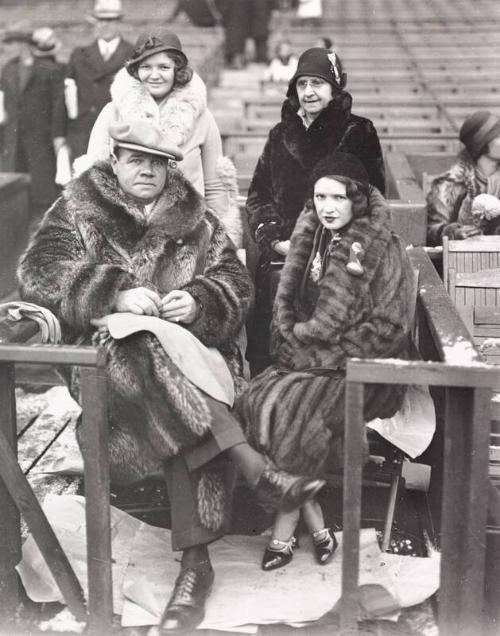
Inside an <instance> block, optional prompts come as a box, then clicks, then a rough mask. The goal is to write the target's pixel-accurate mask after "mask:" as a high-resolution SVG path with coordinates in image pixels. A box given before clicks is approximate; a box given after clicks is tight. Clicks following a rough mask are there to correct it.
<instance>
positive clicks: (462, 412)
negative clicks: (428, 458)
mask: <svg viewBox="0 0 500 636" xmlns="http://www.w3.org/2000/svg"><path fill="white" fill-rule="evenodd" d="M410 254H411V260H412V263H413V266H414V268H417V269H418V270H419V294H418V299H417V334H418V336H417V342H418V348H419V351H420V354H421V356H422V361H403V360H359V359H356V360H355V359H351V360H349V361H348V363H347V385H346V440H345V457H344V461H345V464H344V521H343V563H342V576H343V580H342V589H343V595H342V599H343V600H342V610H341V633H342V635H343V636H345V635H347V634H354V633H357V613H358V570H359V529H360V520H361V478H362V435H363V428H364V420H363V395H364V385H365V384H368V383H373V382H374V381H376V382H377V383H381V384H384V383H385V384H427V385H430V386H440V387H444V394H445V410H444V452H443V456H442V462H443V482H442V507H441V533H440V547H441V585H440V591H439V616H438V622H439V629H440V634H441V635H442V636H448V635H450V636H452V635H453V636H455V635H456V634H460V635H461V636H479V635H480V634H483V633H485V632H484V630H485V629H486V628H485V625H484V618H485V614H484V612H485V556H486V527H487V515H488V510H489V513H490V517H492V518H493V519H494V522H495V523H496V524H500V496H499V495H498V492H497V490H496V489H495V488H493V487H492V486H491V484H490V482H489V478H488V445H489V435H490V421H491V416H490V412H491V408H490V407H491V392H492V389H496V390H500V372H499V370H498V369H497V368H495V367H491V366H488V365H486V364H483V363H482V362H481V361H480V359H479V354H478V352H477V350H476V349H475V347H474V343H473V341H472V339H471V337H470V335H469V333H468V331H467V329H466V327H465V325H464V324H463V322H462V320H461V318H460V316H459V315H458V313H457V311H456V309H455V307H454V305H453V304H452V302H451V299H450V298H449V296H448V295H447V293H446V291H445V290H444V287H443V285H442V282H441V280H440V279H439V277H438V275H437V273H436V271H435V269H434V267H433V265H432V263H431V261H430V259H429V257H428V256H427V254H426V253H425V252H424V250H422V249H421V248H414V249H412V250H411V251H410Z"/></svg>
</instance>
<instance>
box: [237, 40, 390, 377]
mask: <svg viewBox="0 0 500 636" xmlns="http://www.w3.org/2000/svg"><path fill="white" fill-rule="evenodd" d="M345 81H346V80H345V74H344V73H343V71H342V65H341V63H340V60H339V58H338V57H337V56H336V55H335V53H332V52H331V51H328V50H326V49H323V48H312V49H309V50H307V51H305V52H304V53H303V54H302V55H301V56H300V58H299V63H298V67H297V71H296V73H295V75H294V76H293V77H292V79H291V80H290V83H289V87H288V92H287V99H286V100H285V102H284V103H283V107H282V110H281V122H280V123H278V124H277V125H276V126H275V127H274V128H273V129H272V130H271V131H270V133H269V137H268V139H267V142H266V145H265V147H264V150H263V152H262V155H261V156H260V158H259V161H258V163H257V166H256V168H255V172H254V176H253V179H252V182H251V184H250V188H249V190H248V198H247V208H246V209H247V214H248V220H249V224H250V228H251V230H252V232H253V234H254V237H255V240H256V242H257V243H258V245H259V248H260V261H259V266H258V271H257V276H256V287H257V296H256V306H257V307H258V308H259V312H258V315H257V320H256V322H255V325H254V328H253V330H252V334H251V337H250V346H251V348H252V350H253V353H252V361H251V364H252V368H253V370H254V371H256V372H257V371H259V370H262V368H264V367H265V366H266V364H268V358H269V351H268V350H269V322H270V317H271V310H272V307H271V302H270V298H271V291H270V287H271V284H270V277H271V275H270V271H271V262H272V261H279V260H282V259H283V257H284V256H285V255H286V253H287V251H288V248H289V245H290V241H289V239H290V236H291V234H292V231H293V228H294V226H295V222H296V221H297V218H298V216H299V214H300V212H301V210H302V208H303V206H304V200H305V193H306V190H307V183H308V179H309V176H310V174H311V170H312V168H313V166H314V165H315V164H316V163H317V162H318V161H319V160H320V159H321V158H322V157H325V156H326V155H328V154H330V153H332V152H334V151H336V150H338V151H341V152H347V153H351V154H353V155H356V156H357V157H359V159H360V160H361V162H362V163H363V165H364V166H365V169H366V170H367V172H368V176H369V179H370V183H371V184H372V185H374V186H375V187H377V188H378V189H379V190H380V191H381V192H382V193H383V192H384V191H385V183H384V161H383V157H382V150H381V147H380V142H379V139H378V136H377V132H376V130H375V127H374V125H373V123H372V122H371V121H370V120H369V119H365V118H364V117H358V116H357V115H353V114H352V113H351V104H352V98H351V95H350V94H349V93H347V92H346V91H345V90H344V87H345Z"/></svg>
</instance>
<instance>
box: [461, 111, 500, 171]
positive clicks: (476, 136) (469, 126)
mask: <svg viewBox="0 0 500 636" xmlns="http://www.w3.org/2000/svg"><path fill="white" fill-rule="evenodd" d="M498 135H500V119H499V118H498V117H497V116H496V115H493V114H492V113H490V111H489V110H478V111H476V112H475V113H473V114H472V115H470V116H469V117H467V119H466V120H465V121H464V123H463V124H462V127H461V128H460V132H459V137H460V141H461V142H462V143H463V144H464V146H465V147H466V148H467V150H468V151H469V153H470V154H471V156H472V158H473V159H477V158H478V157H479V155H480V154H481V152H482V151H483V149H484V148H485V146H486V145H487V144H489V142H490V141H491V140H492V139H494V138H495V137H498Z"/></svg>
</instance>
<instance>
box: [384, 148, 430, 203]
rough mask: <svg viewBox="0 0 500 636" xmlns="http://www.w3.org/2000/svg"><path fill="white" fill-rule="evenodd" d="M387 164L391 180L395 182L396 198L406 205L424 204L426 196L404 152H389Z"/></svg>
mask: <svg viewBox="0 0 500 636" xmlns="http://www.w3.org/2000/svg"><path fill="white" fill-rule="evenodd" d="M385 163H386V166H387V170H388V173H389V175H390V178H391V179H392V181H393V182H394V186H395V191H396V196H395V197H394V198H395V199H401V200H402V201H405V202H406V203H414V202H417V203H422V202H423V201H424V196H423V193H422V188H421V187H420V186H419V184H418V183H417V180H416V178H415V174H414V172H413V170H412V168H411V166H410V164H409V162H408V159H407V158H406V156H405V155H404V154H403V153H402V152H388V153H386V155H385Z"/></svg>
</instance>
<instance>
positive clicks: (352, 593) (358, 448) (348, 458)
mask: <svg viewBox="0 0 500 636" xmlns="http://www.w3.org/2000/svg"><path fill="white" fill-rule="evenodd" d="M346 379H347V382H346V393H345V405H346V428H345V440H344V490H343V519H342V529H343V532H342V598H341V605H340V634H341V636H351V635H353V634H357V633H358V627H357V618H358V612H359V602H358V584H359V537H360V525H361V482H362V469H363V435H364V418H363V404H364V387H363V385H362V384H358V383H354V382H351V381H350V377H349V371H347V375H346Z"/></svg>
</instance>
